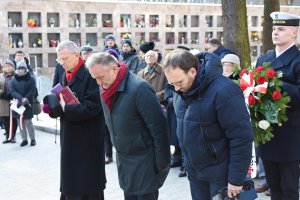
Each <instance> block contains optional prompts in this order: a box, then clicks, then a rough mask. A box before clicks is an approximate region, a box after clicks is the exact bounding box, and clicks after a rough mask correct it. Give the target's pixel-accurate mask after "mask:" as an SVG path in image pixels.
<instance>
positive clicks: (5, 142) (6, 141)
mask: <svg viewBox="0 0 300 200" xmlns="http://www.w3.org/2000/svg"><path fill="white" fill-rule="evenodd" d="M10 142H11V141H10V140H7V139H6V140H4V141H3V142H2V143H3V144H7V143H10Z"/></svg>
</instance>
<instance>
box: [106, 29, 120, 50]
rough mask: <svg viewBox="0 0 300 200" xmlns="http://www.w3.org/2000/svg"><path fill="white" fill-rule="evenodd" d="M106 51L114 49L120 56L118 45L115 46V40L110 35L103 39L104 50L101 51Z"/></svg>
mask: <svg viewBox="0 0 300 200" xmlns="http://www.w3.org/2000/svg"><path fill="white" fill-rule="evenodd" d="M108 49H114V50H116V51H117V52H118V54H120V50H119V47H118V45H117V44H116V39H115V37H114V36H113V35H112V34H109V35H107V36H105V38H104V49H103V51H106V50H108Z"/></svg>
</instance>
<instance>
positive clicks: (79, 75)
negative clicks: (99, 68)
mask: <svg viewBox="0 0 300 200" xmlns="http://www.w3.org/2000/svg"><path fill="white" fill-rule="evenodd" d="M84 70H85V66H84V65H81V67H80V68H79V70H78V71H77V73H76V75H75V77H74V78H73V79H72V80H71V81H70V83H69V84H68V85H69V87H72V85H73V84H74V83H76V82H77V81H78V80H82V79H83V75H84Z"/></svg>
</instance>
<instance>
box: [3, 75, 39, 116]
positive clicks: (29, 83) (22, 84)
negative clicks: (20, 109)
mask: <svg viewBox="0 0 300 200" xmlns="http://www.w3.org/2000/svg"><path fill="white" fill-rule="evenodd" d="M8 87H9V91H10V93H11V95H12V97H13V98H14V99H18V101H19V102H22V99H23V98H27V99H28V101H29V103H28V104H27V105H26V106H25V107H26V110H25V112H24V119H31V118H33V99H34V95H35V91H36V83H35V79H34V78H33V77H32V76H31V74H30V72H27V74H26V75H24V76H20V75H18V74H17V73H15V75H14V77H13V78H12V79H11V81H10V82H9V86H8ZM13 116H14V117H15V118H19V117H20V116H19V114H18V113H16V112H13Z"/></svg>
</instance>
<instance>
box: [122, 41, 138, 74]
mask: <svg viewBox="0 0 300 200" xmlns="http://www.w3.org/2000/svg"><path fill="white" fill-rule="evenodd" d="M119 61H120V62H124V63H125V64H126V65H127V67H128V69H129V71H131V72H132V73H134V74H137V67H138V65H139V57H138V55H137V53H136V50H135V48H134V47H132V43H131V40H129V39H124V40H123V41H122V52H121V55H120V57H119Z"/></svg>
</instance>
